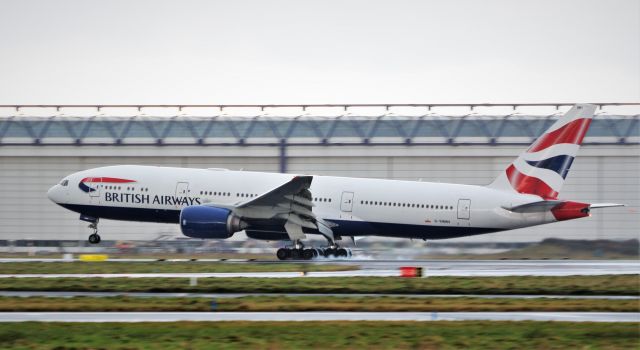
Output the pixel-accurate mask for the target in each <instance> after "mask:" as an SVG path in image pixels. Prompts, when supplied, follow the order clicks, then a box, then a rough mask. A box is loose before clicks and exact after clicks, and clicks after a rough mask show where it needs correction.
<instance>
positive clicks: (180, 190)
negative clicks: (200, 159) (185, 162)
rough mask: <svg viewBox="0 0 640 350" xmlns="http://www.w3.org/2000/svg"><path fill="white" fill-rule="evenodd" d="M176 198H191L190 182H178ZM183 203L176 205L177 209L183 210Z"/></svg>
mask: <svg viewBox="0 0 640 350" xmlns="http://www.w3.org/2000/svg"><path fill="white" fill-rule="evenodd" d="M176 197H177V198H184V197H189V183H188V182H178V183H177V184H176ZM182 207H183V205H182V203H178V204H176V208H182Z"/></svg>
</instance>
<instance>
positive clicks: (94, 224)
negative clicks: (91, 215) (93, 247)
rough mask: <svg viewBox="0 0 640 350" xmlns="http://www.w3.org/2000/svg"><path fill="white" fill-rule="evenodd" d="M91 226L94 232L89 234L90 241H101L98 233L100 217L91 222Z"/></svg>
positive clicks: (93, 242) (96, 242) (95, 242)
mask: <svg viewBox="0 0 640 350" xmlns="http://www.w3.org/2000/svg"><path fill="white" fill-rule="evenodd" d="M89 228H90V229H92V230H93V233H92V234H90V235H89V243H91V244H98V243H100V235H99V234H98V219H96V221H93V222H91V223H90V224H89Z"/></svg>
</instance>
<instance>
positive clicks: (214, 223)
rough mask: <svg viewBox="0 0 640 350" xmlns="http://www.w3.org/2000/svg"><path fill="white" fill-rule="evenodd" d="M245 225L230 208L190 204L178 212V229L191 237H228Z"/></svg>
mask: <svg viewBox="0 0 640 350" xmlns="http://www.w3.org/2000/svg"><path fill="white" fill-rule="evenodd" d="M244 227H245V225H244V223H243V222H242V221H241V220H240V218H239V217H237V216H235V215H233V213H232V212H231V210H229V209H225V208H217V207H210V206H206V205H192V206H189V207H186V208H184V209H182V211H181V212H180V230H181V231H182V234H183V235H185V236H187V237H192V238H229V237H231V236H233V234H234V233H236V232H238V231H242V230H243V229H244Z"/></svg>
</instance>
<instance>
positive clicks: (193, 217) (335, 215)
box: [47, 104, 623, 260]
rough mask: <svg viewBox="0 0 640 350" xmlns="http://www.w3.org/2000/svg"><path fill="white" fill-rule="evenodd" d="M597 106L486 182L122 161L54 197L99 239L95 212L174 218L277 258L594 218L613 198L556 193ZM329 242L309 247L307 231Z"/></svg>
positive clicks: (574, 113)
mask: <svg viewBox="0 0 640 350" xmlns="http://www.w3.org/2000/svg"><path fill="white" fill-rule="evenodd" d="M595 109H596V106H594V105H590V104H576V105H574V106H573V107H572V108H571V109H570V110H569V111H568V112H567V113H566V114H565V115H564V116H562V117H561V118H559V119H558V120H557V121H556V122H555V123H554V124H552V125H551V126H550V127H549V129H548V130H547V131H546V132H545V133H544V134H543V135H541V136H540V137H539V138H538V139H536V140H535V141H534V142H533V144H531V146H530V147H529V148H528V149H527V150H526V151H525V152H523V153H522V154H520V156H519V157H518V158H517V159H516V160H515V161H514V162H512V163H511V164H510V165H509V166H508V167H507V168H506V169H505V170H504V171H502V172H501V173H500V174H499V175H498V176H497V178H496V179H495V180H494V181H493V182H491V183H490V184H488V185H486V186H473V185H462V184H447V183H432V182H421V181H399V180H387V179H365V178H348V177H335V176H317V175H300V174H282V173H266V172H250V171H232V170H226V169H219V168H210V169H192V168H175V167H155V166H140V165H117V166H106V167H100V168H94V169H89V170H84V171H80V172H77V173H74V174H71V175H69V176H66V177H65V178H64V179H63V180H62V181H60V183H58V184H56V185H54V186H53V187H51V189H49V191H48V193H47V195H48V197H49V199H50V200H52V201H53V202H54V203H56V204H58V205H60V206H62V207H64V208H66V209H68V210H72V211H74V212H77V213H79V214H80V220H83V221H86V222H89V223H90V225H89V227H90V228H91V229H92V230H93V233H92V234H91V235H90V236H89V242H90V243H93V244H97V243H99V242H100V240H101V239H100V236H99V235H98V221H99V220H100V219H108V220H128V221H141V222H161V223H176V224H179V225H180V230H181V232H182V233H183V234H184V235H185V236H187V237H192V238H200V239H227V238H229V237H231V236H233V235H234V234H235V233H236V232H239V231H244V232H245V233H246V235H247V237H249V238H252V239H258V240H269V241H285V242H289V243H288V245H286V244H285V246H284V247H282V248H280V249H278V250H277V252H276V256H277V258H278V259H280V260H310V259H313V258H316V257H319V256H324V257H341V258H346V257H349V256H350V255H351V252H350V250H349V249H346V248H343V247H341V246H340V245H339V244H338V243H337V242H338V241H340V240H341V239H342V237H350V238H351V239H352V240H354V242H355V238H356V237H360V236H385V237H401V238H412V239H424V240H432V239H446V238H455V237H463V236H469V235H478V234H485V233H491V232H498V231H505V230H512V229H517V228H522V227H529V226H535V225H542V224H548V223H553V222H558V221H564V220H573V219H578V218H583V217H588V216H590V215H591V214H590V211H591V209H596V208H606V207H617V206H623V204H616V203H597V204H590V203H582V202H577V201H571V200H564V199H559V198H558V195H559V192H560V190H561V188H562V185H563V184H564V182H565V179H566V177H567V174H568V173H569V169H570V167H571V164H572V163H573V160H574V158H575V156H576V154H577V152H578V149H579V148H580V145H581V143H582V140H583V138H584V136H585V134H586V132H587V130H588V128H589V125H590V123H591V119H592V117H593V115H594V112H595ZM308 234H309V235H321V236H322V237H324V239H326V240H327V246H326V247H321V248H312V247H307V246H305V244H304V243H303V240H304V239H305V238H306V237H307V236H306V235H308Z"/></svg>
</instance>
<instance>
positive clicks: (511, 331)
mask: <svg viewBox="0 0 640 350" xmlns="http://www.w3.org/2000/svg"><path fill="white" fill-rule="evenodd" d="M639 340H640V339H639V333H638V324H637V323H606V324H604V323H569V322H477V321H469V322H466V321H465V322H175V323H100V324H94V323H86V324H81V323H34V322H27V323H0V348H2V349H7V350H9V349H34V350H41V349H57V350H65V349H129V350H134V349H147V350H151V349H163V350H165V349H166V350H172V349H180V350H182V349H310V348H311V349H327V348H329V349H344V348H347V349H363V348H367V349H524V348H526V349H562V350H564V349H590V350H591V349H593V350H596V349H608V350H614V349H637V348H638V344H639V343H638V342H639Z"/></svg>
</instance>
